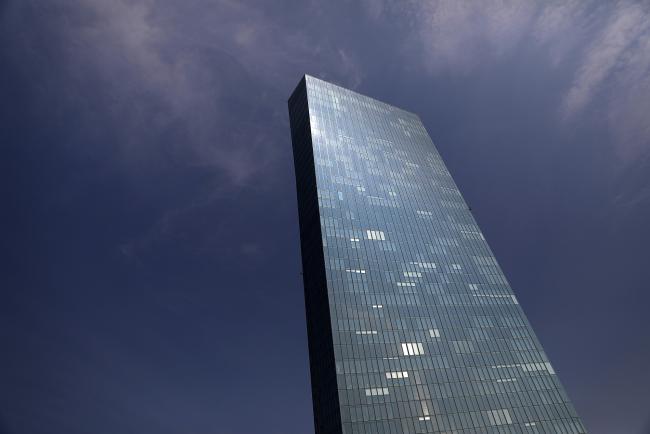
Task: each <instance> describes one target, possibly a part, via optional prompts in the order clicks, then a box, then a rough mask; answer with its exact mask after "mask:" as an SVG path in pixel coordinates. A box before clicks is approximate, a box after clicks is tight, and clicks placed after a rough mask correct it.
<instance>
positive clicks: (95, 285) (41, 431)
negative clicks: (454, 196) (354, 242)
mask: <svg viewBox="0 0 650 434" xmlns="http://www.w3.org/2000/svg"><path fill="white" fill-rule="evenodd" d="M256 3H257V4H256ZM304 73H310V74H312V75H315V76H318V77H321V78H324V79H326V80H330V81H333V82H336V83H338V84H341V85H343V86H346V87H350V88H353V89H356V90H357V91H359V92H361V93H363V94H366V95H369V96H372V97H375V98H377V99H380V100H382V101H385V102H388V103H390V104H393V105H396V106H399V107H402V108H405V109H407V110H410V111H413V112H416V113H418V114H419V115H420V116H421V118H422V121H423V122H424V124H425V126H426V127H427V129H428V131H429V133H430V135H431V136H432V138H433V140H434V142H435V143H436V144H437V146H438V148H439V150H440V152H441V153H442V155H443V157H444V158H445V160H446V162H447V164H448V166H449V168H450V170H451V172H452V175H453V176H454V178H455V179H456V181H457V183H458V184H459V186H460V188H461V190H462V191H463V193H464V195H465V198H466V200H467V201H468V202H469V203H470V205H471V206H472V208H473V210H474V214H475V216H476V218H477V220H478V222H479V224H480V226H481V228H482V229H483V231H484V232H485V234H486V237H487V239H488V241H489V242H490V245H491V246H492V248H493V249H494V251H495V253H496V256H497V258H498V259H499V260H500V263H501V265H502V267H503V268H504V271H505V272H506V275H507V276H508V278H509V279H510V281H511V284H512V286H513V288H514V290H515V292H516V293H517V295H518V298H519V299H520V301H521V304H522V305H523V307H524V309H525V311H526V313H527V314H528V316H529V318H530V320H531V322H532V323H533V326H534V327H535V329H536V331H537V333H538V334H539V337H540V339H541V341H542V343H543V344H544V346H545V348H546V350H547V352H548V354H549V357H550V358H551V360H552V361H553V363H554V365H555V366H556V368H557V370H558V372H559V374H560V378H561V379H562V381H563V383H564V384H565V386H566V388H567V390H568V392H569V395H570V396H571V397H572V399H573V401H574V403H575V405H576V407H577V409H578V411H579V413H580V414H581V416H582V417H583V418H584V420H585V423H586V424H587V427H588V429H589V430H590V432H591V433H594V434H612V433H615V434H626V433H631V434H646V433H648V432H650V370H649V369H648V366H650V315H648V306H649V305H650V291H648V288H649V282H650V261H649V260H650V253H649V247H648V246H650V228H649V227H648V221H650V9H649V7H648V4H647V3H641V2H639V3H635V2H632V1H620V2H605V1H566V2H550V3H548V4H547V3H541V2H539V3H538V2H533V1H525V0H519V1H517V0H511V1H492V0H489V1H481V2H464V1H457V0H441V1H437V2H416V1H405V2H392V1H388V0H365V1H357V2H355V1H343V2H337V1H327V2H320V1H304V2H290V1H282V0H277V1H273V2H264V1H259V2H252V1H247V2H242V1H236V0H186V1H182V2H179V1H174V0H115V1H104V0H48V1H34V0H32V1H29V0H20V1H19V0H4V1H2V0H0V146H1V149H2V158H1V159H0V191H1V193H2V199H3V200H2V208H1V209H2V212H0V224H1V227H2V234H3V235H2V249H1V252H2V257H1V258H0V259H1V261H0V267H1V268H0V271H1V274H0V434H58V433H61V434H88V433H93V434H115V433H137V434H148V433H156V434H177V433H178V434H181V433H182V434H192V433H197V434H198V433H201V434H205V433H228V434H230V433H232V434H238V433H241V434H249V433H255V432H260V433H261V432H263V433H267V434H273V433H277V434H287V433H310V432H313V428H312V421H311V417H312V415H311V403H310V392H309V378H308V360H307V342H306V331H305V322H304V310H303V296H302V287H301V279H300V258H299V244H298V226H297V224H298V222H297V210H296V198H295V186H294V180H293V167H292V157H291V144H290V138H289V124H288V115H287V108H286V100H287V98H288V96H289V94H290V92H291V91H292V90H293V88H294V86H295V85H296V84H297V82H298V80H299V78H300V77H301V75H302V74H304Z"/></svg>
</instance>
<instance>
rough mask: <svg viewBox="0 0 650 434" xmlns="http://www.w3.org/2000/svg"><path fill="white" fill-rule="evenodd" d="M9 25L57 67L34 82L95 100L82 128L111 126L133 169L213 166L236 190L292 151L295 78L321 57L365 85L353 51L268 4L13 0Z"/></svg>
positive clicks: (41, 60) (75, 101)
mask: <svg viewBox="0 0 650 434" xmlns="http://www.w3.org/2000/svg"><path fill="white" fill-rule="evenodd" d="M2 18H3V21H4V26H5V29H4V32H6V34H7V35H8V36H9V37H10V39H12V40H13V41H14V42H16V41H17V42H18V43H14V44H13V47H11V48H12V51H13V54H14V56H15V57H16V63H17V64H18V63H21V64H23V65H31V66H33V65H34V64H45V63H47V64H48V65H49V67H51V68H53V69H54V70H52V71H43V70H41V71H39V72H38V73H37V74H36V75H37V76H36V77H34V80H33V81H34V82H38V81H40V80H41V77H40V76H38V75H39V74H48V75H49V76H50V78H46V80H49V81H51V85H50V86H48V93H52V92H54V95H50V98H51V99H50V101H49V103H50V105H53V106H54V107H55V108H57V109H63V110H69V111H75V110H77V111H83V104H82V103H84V101H80V98H83V99H84V100H85V101H86V102H90V103H93V104H95V105H94V107H93V110H95V111H96V113H95V115H94V116H93V117H92V119H91V118H90V117H88V116H84V115H83V113H81V116H79V119H78V122H79V128H85V129H88V130H98V129H102V128H103V129H107V130H110V131H111V133H112V134H115V135H116V139H115V146H116V147H118V148H119V150H118V152H119V153H120V155H121V156H122V157H123V158H126V159H127V160H130V161H131V162H133V161H134V160H135V161H136V162H141V161H147V160H148V161H151V160H152V159H156V158H162V159H168V160H169V159H171V162H172V164H180V165H200V166H212V167H214V168H215V169H216V170H221V171H224V172H225V173H226V174H227V175H228V177H229V179H230V180H232V181H233V182H235V183H244V182H247V181H248V180H249V179H250V178H251V176H252V175H253V174H254V173H256V172H258V171H259V170H262V169H263V168H264V167H265V166H266V165H268V164H273V162H274V159H275V157H276V154H277V149H278V147H279V146H285V143H277V139H278V137H279V136H280V135H278V134H269V131H273V130H274V129H276V130H277V129H279V128H284V124H283V123H282V122H283V120H282V119H283V114H284V111H285V107H284V105H283V104H278V99H279V98H281V99H279V100H280V101H284V100H285V99H286V95H285V94H284V93H285V92H286V89H284V88H283V87H282V86H280V85H281V84H284V83H287V82H289V81H290V82H292V83H293V82H295V80H296V79H297V77H298V75H297V74H296V73H295V71H301V72H306V71H308V70H309V65H314V64H318V63H319V61H323V62H327V63H328V64H331V65H334V68H332V69H334V70H336V71H338V72H337V73H338V74H339V77H347V76H349V77H350V81H351V82H352V83H357V84H358V83H359V81H360V79H361V75H360V73H359V69H358V66H357V65H356V63H355V60H354V58H353V57H352V56H351V53H350V52H348V51H347V50H345V49H342V48H339V47H336V46H331V45H327V44H323V43H321V42H320V41H318V40H314V39H313V38H311V37H309V36H308V35H305V34H302V33H300V32H299V30H298V29H296V30H292V27H291V26H287V25H286V23H284V22H283V21H282V19H283V17H282V15H281V14H272V13H269V11H268V10H265V6H264V5H252V4H246V3H242V2H237V1H230V0H217V1H205V0H193V1H190V2H174V1H169V0H135V1H127V0H116V1H110V2H106V1H102V0H84V1H82V0H53V1H52V2H48V3H47V4H37V3H30V2H27V3H26V2H13V3H11V4H10V5H9V6H8V10H7V11H6V13H4V15H3V17H2ZM53 55H54V56H55V57H57V58H56V62H50V60H52V59H49V57H50V56H53ZM316 59H318V61H317V60H316ZM337 65H339V66H340V67H338V68H337V67H336V66H337ZM26 68H28V67H27V66H26ZM30 73H33V71H30ZM82 88H83V89H84V92H83V95H80V94H81V92H80V89H82ZM53 89H58V92H55V91H53ZM274 92H277V94H276V93H274ZM41 96H42V95H41ZM234 110H236V111H237V116H234V115H233V112H234ZM262 113H263V114H262ZM85 122H86V123H85ZM158 135H161V136H158ZM163 144H164V145H163ZM136 165H139V163H136Z"/></svg>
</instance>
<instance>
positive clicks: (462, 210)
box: [289, 76, 586, 434]
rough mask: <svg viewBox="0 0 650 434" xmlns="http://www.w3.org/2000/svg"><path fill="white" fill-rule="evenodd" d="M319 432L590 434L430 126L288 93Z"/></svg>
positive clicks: (370, 104)
mask: <svg viewBox="0 0 650 434" xmlns="http://www.w3.org/2000/svg"><path fill="white" fill-rule="evenodd" d="M289 113H290V119H291V135H292V142H293V151H294V161H295V168H296V185H297V191H298V209H299V220H300V240H301V250H302V260H303V280H304V286H305V303H306V310H307V326H308V336H309V356H310V367H311V382H312V394H313V401H314V418H315V425H316V433H318V434H321V433H346V434H385V433H395V434H397V433H457V434H460V433H463V434H469V433H477V434H478V433H480V434H484V433H518V434H519V433H554V434H555V433H585V432H586V430H585V428H584V426H583V424H582V423H581V421H580V419H579V417H578V416H577V414H576V412H575V410H574V408H573V406H572V404H571V402H570V401H569V398H568V397H567V395H566V393H565V391H564V389H563V388H562V386H561V384H560V382H559V380H558V377H557V375H556V373H555V371H554V370H553V367H552V366H551V364H550V363H549V360H548V358H547V357H546V354H545V353H544V351H543V349H542V347H541V345H540V343H539V341H538V340H537V338H536V337H535V334H534V333H533V331H532V329H531V326H530V324H529V323H528V321H527V320H526V317H525V315H524V313H523V311H522V309H521V307H520V306H519V304H518V302H517V298H516V297H515V295H514V293H513V292H512V290H511V288H510V286H509V284H508V282H507V280H506V278H505V277H504V275H503V273H502V271H501V269H500V267H499V265H498V264H497V261H496V260H495V258H494V255H493V254H492V252H491V250H490V248H489V247H488V245H487V243H486V241H485V238H484V237H483V234H482V232H481V230H480V229H479V228H478V226H477V224H476V221H475V220H474V217H473V216H472V213H471V211H470V210H469V209H468V207H467V204H466V203H465V201H464V200H463V197H462V195H461V193H460V191H459V190H458V188H457V187H456V185H455V183H454V181H453V179H452V178H451V176H450V174H449V172H448V170H447V168H446V167H445V164H444V162H443V161H442V158H441V157H440V154H439V153H438V151H437V150H436V147H435V146H434V144H433V142H432V141H431V139H430V138H429V136H428V134H427V132H426V130H425V128H424V126H423V125H422V122H421V121H420V119H419V118H418V117H417V116H416V115H414V114H412V113H409V112H406V111H404V110H400V109H398V108H395V107H392V106H390V105H387V104H384V103H381V102H378V101H376V100H373V99H371V98H368V97H365V96H362V95H359V94H357V93H355V92H352V91H350V90H347V89H344V88H341V87H338V86H335V85H333V84H330V83H327V82H325V81H322V80H318V79H316V78H313V77H310V76H305V77H304V78H303V79H302V80H301V82H300V83H299V84H298V87H297V88H296V90H295V91H294V93H293V94H292V96H291V98H290V99H289Z"/></svg>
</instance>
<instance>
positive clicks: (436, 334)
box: [429, 329, 440, 338]
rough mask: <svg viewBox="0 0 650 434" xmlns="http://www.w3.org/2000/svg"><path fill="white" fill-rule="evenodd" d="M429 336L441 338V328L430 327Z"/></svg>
mask: <svg viewBox="0 0 650 434" xmlns="http://www.w3.org/2000/svg"><path fill="white" fill-rule="evenodd" d="M429 336H431V337H432V338H439V337H440V330H438V329H429Z"/></svg>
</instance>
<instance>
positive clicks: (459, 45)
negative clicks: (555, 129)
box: [368, 0, 650, 162]
mask: <svg viewBox="0 0 650 434" xmlns="http://www.w3.org/2000/svg"><path fill="white" fill-rule="evenodd" d="M369 5H370V6H369V7H368V11H369V12H368V14H369V15H370V17H371V18H372V19H373V20H376V19H377V16H378V15H379V14H382V15H383V16H384V18H386V19H395V17H396V16H399V17H401V19H402V20H404V21H405V22H408V23H409V26H410V27H412V28H413V29H414V30H413V39H412V40H411V42H413V43H415V44H416V45H419V46H420V47H421V49H422V51H423V52H424V53H425V55H423V56H421V59H422V64H423V65H424V66H425V67H426V68H427V69H428V70H429V71H430V72H431V73H432V74H435V75H438V74H453V75H458V74H461V75H462V74H469V73H473V72H476V71H477V70H480V68H481V67H482V66H484V65H485V64H494V63H495V62H499V61H500V60H501V59H503V58H504V57H505V56H510V55H516V54H518V53H520V51H519V50H521V49H522V48H523V49H526V50H530V49H533V48H534V49H536V50H538V51H539V53H541V54H542V55H545V56H547V60H548V64H549V65H550V67H552V68H560V67H562V68H564V69H566V70H568V71H569V74H568V75H565V80H566V84H565V92H564V94H563V95H560V97H559V98H558V107H557V113H558V116H559V118H560V119H565V120H567V121H569V122H571V121H574V120H576V119H577V117H578V116H580V115H581V114H582V113H584V112H586V111H587V110H589V109H590V108H591V106H592V105H594V104H597V105H598V107H599V110H597V112H598V113H599V115H600V116H601V117H600V119H599V122H609V126H610V128H609V129H610V131H611V133H612V138H613V139H612V142H613V143H614V146H615V147H616V152H617V154H618V155H619V156H620V158H621V160H622V161H623V162H630V161H631V160H632V159H634V158H636V157H637V156H639V155H640V154H642V153H644V152H650V129H649V128H650V127H649V125H650V118H649V117H648V113H650V111H649V110H648V109H649V105H648V104H650V103H648V101H650V78H649V77H650V49H649V47H650V9H649V6H648V4H647V3H640V2H633V1H627V0H623V1H617V2H611V3H602V2H597V1H579V0H568V1H551V2H535V1H532V0H486V1H481V2H474V1H464V0H460V1H459V0H435V1H428V2H409V3H407V6H404V4H400V5H398V4H396V3H394V2H392V1H388V0H387V1H384V2H381V3H380V4H379V5H378V4H377V1H374V2H369Z"/></svg>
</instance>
